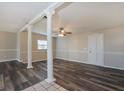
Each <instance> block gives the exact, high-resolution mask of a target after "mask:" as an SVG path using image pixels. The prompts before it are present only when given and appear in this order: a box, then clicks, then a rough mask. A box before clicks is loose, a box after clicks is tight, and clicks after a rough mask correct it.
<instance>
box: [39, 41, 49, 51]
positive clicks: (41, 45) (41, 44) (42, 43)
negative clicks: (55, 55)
mask: <svg viewBox="0 0 124 93" xmlns="http://www.w3.org/2000/svg"><path fill="white" fill-rule="evenodd" d="M37 44H38V49H47V41H46V40H37Z"/></svg>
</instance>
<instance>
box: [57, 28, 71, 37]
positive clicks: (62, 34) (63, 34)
mask: <svg viewBox="0 0 124 93" xmlns="http://www.w3.org/2000/svg"><path fill="white" fill-rule="evenodd" d="M67 34H72V32H66V31H65V30H64V28H63V27H61V28H59V31H58V32H57V33H56V35H57V36H60V37H64V36H66V35H67Z"/></svg>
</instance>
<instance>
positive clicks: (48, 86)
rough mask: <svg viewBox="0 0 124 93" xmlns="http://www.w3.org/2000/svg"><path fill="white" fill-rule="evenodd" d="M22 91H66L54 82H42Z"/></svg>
mask: <svg viewBox="0 0 124 93" xmlns="http://www.w3.org/2000/svg"><path fill="white" fill-rule="evenodd" d="M23 91H67V90H66V89H64V88H63V87H61V86H60V85H58V84H56V83H55V82H52V83H48V82H46V81H42V82H40V83H37V84H35V85H33V86H31V87H28V88H26V89H24V90H23Z"/></svg>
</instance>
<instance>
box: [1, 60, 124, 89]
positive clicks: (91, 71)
mask: <svg viewBox="0 0 124 93" xmlns="http://www.w3.org/2000/svg"><path fill="white" fill-rule="evenodd" d="M26 66H27V64H23V63H19V62H17V61H12V62H3V63H0V90H24V89H26V88H28V87H30V86H33V85H35V84H37V83H39V82H41V81H43V80H44V79H45V78H46V76H47V72H46V69H47V68H46V62H45V61H44V62H35V63H33V67H34V68H33V69H27V68H26ZM54 76H55V78H56V83H57V84H58V85H60V86H62V87H63V88H65V89H67V90H89V91H95V90H96V91H100V90H101V91H102V90H124V71H122V70H117V69H110V68H104V67H98V66H94V65H87V64H83V63H77V62H70V61H65V60H60V59H55V60H54Z"/></svg>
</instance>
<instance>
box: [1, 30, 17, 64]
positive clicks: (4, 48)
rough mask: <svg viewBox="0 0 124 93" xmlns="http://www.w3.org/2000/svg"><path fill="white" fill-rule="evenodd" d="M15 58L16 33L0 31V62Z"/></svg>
mask: <svg viewBox="0 0 124 93" xmlns="http://www.w3.org/2000/svg"><path fill="white" fill-rule="evenodd" d="M16 58H17V34H16V33H13V32H2V31H0V62H3V61H7V60H16Z"/></svg>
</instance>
